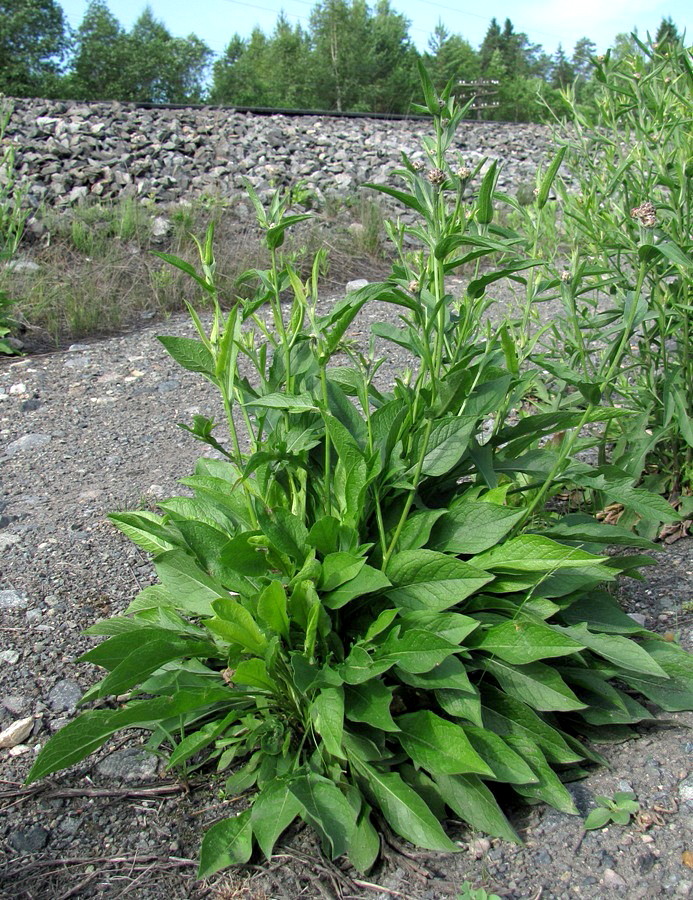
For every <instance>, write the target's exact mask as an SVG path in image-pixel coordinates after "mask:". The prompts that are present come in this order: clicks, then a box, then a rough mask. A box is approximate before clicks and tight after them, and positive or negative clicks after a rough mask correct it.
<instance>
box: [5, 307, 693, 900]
mask: <svg viewBox="0 0 693 900" xmlns="http://www.w3.org/2000/svg"><path fill="white" fill-rule="evenodd" d="M369 315H370V317H371V318H378V319H382V318H383V317H384V316H387V317H390V318H392V316H393V311H392V309H391V308H389V309H386V310H385V311H384V312H383V311H381V310H378V309H375V310H373V311H371V312H370V313H369ZM366 325H367V322H364V321H363V320H362V321H360V322H358V321H357V323H356V325H355V329H354V333H355V335H356V336H358V334H359V333H363V331H364V330H365V327H366ZM190 332H191V327H190V325H189V323H188V321H187V319H185V318H183V317H174V318H172V319H170V320H169V321H168V322H166V323H164V324H159V325H156V326H149V327H147V328H145V329H144V330H141V331H138V332H136V333H131V334H127V335H121V336H118V337H114V338H109V339H108V340H103V341H94V342H90V343H82V344H79V345H75V346H73V347H71V348H70V349H69V350H67V351H63V352H55V353H50V354H46V355H42V356H32V357H27V358H24V359H20V360H17V361H12V360H3V361H2V362H0V554H1V555H0V559H1V560H2V563H1V569H2V571H1V573H0V576H1V577H0V731H1V730H2V729H4V728H7V727H8V726H9V725H11V724H12V723H13V722H16V721H18V720H22V719H28V718H33V724H32V723H29V724H30V725H31V732H30V734H28V735H26V736H25V737H24V738H23V739H22V742H21V743H20V744H19V745H18V746H16V747H14V748H13V749H11V750H8V749H0V809H1V810H2V817H1V818H0V896H2V897H12V898H27V900H28V898H51V900H53V898H65V900H66V898H68V897H78V898H79V897H84V898H87V897H108V898H111V897H123V896H126V895H129V896H131V897H135V898H142V900H163V898H166V900H174V898H198V897H200V898H201V897H213V898H219V900H222V898H228V900H231V898H236V900H244V898H248V900H250V898H257V900H262V898H264V900H268V898H278V900H279V898H281V900H295V898H298V897H307V898H319V897H331V898H333V897H342V898H348V897H352V898H367V897H368V898H370V897H374V898H377V897H380V898H383V900H384V898H386V897H404V898H412V900H423V898H456V897H457V894H458V891H459V887H460V885H461V884H462V882H464V881H470V882H472V884H474V885H477V886H478V885H481V884H483V885H485V886H486V888H487V889H489V890H491V889H493V890H494V891H495V892H496V893H498V894H499V895H501V896H503V897H509V898H517V900H520V898H522V900H529V898H539V897H542V898H545V900H548V898H556V900H559V898H560V900H563V898H566V897H584V898H602V897H612V896H624V897H625V896H627V897H632V898H650V897H659V896H662V897H689V896H693V734H691V733H690V731H689V729H690V727H691V726H692V725H693V714H690V713H683V714H678V715H672V716H670V717H669V718H668V719H667V721H666V723H662V724H661V725H660V726H659V727H657V728H656V729H654V728H653V729H642V735H641V737H640V739H639V740H636V741H632V742H628V743H625V744H618V745H607V746H606V749H604V748H600V749H602V750H603V752H604V753H605V755H606V756H607V758H608V759H609V761H610V768H609V769H602V770H598V771H596V772H594V773H593V774H591V775H590V776H589V777H588V778H587V779H585V780H583V781H581V782H577V783H575V784H574V785H572V786H571V787H570V790H571V792H572V793H573V796H574V798H575V800H576V804H577V806H578V808H579V809H580V811H581V813H583V814H585V813H586V812H587V811H588V810H589V809H590V808H592V807H593V806H594V797H595V795H599V794H606V795H609V796H610V795H612V794H613V793H614V792H615V791H618V790H633V791H634V792H635V794H636V795H637V798H638V800H639V802H640V808H641V814H640V815H639V816H638V817H637V818H636V821H635V822H634V823H633V824H632V825H631V826H629V827H618V826H612V827H609V828H605V829H602V830H600V831H596V832H588V833H585V832H584V831H583V829H582V824H581V819H580V818H576V817H571V816H567V815H564V814H561V813H557V812H555V811H553V810H551V809H549V808H547V807H545V806H542V805H538V806H534V807H521V808H511V809H510V810H509V813H510V816H511V818H512V820H513V822H514V824H515V826H516V827H517V829H518V830H519V832H520V834H521V835H522V837H523V838H524V841H525V843H524V845H523V846H522V847H515V846H512V845H509V844H506V843H503V842H500V841H495V840H487V839H486V838H484V837H483V836H482V835H479V834H473V833H469V831H468V830H465V829H462V828H461V827H460V826H455V824H454V823H452V824H451V834H452V835H453V837H454V838H455V839H457V840H459V842H460V847H461V852H460V853H458V854H455V855H450V856H448V855H440V854H428V853H425V852H418V851H412V850H411V848H410V849H409V850H407V849H406V848H402V847H401V845H399V844H398V843H397V842H396V841H394V840H393V841H392V844H393V845H395V847H399V849H400V850H404V851H405V854H404V855H403V854H402V853H398V852H396V850H395V847H388V849H389V850H390V851H391V852H389V853H388V854H387V855H386V857H385V860H384V861H383V863H382V864H381V865H380V867H379V868H378V869H377V870H376V871H374V872H372V873H371V874H370V876H369V881H370V882H373V884H372V885H369V884H368V883H366V882H364V881H363V880H362V879H358V878H356V877H355V875H354V872H353V870H349V869H348V868H338V867H335V866H334V865H332V864H331V863H329V862H326V861H325V860H324V859H323V858H322V857H321V856H320V853H319V848H318V845H317V842H316V841H315V839H314V838H313V836H312V834H311V833H310V831H309V830H308V829H305V828H303V829H299V828H296V829H295V830H294V831H293V832H291V833H290V834H289V835H288V836H287V838H286V839H285V840H284V841H283V843H282V844H281V845H280V846H279V847H278V848H277V853H276V856H275V857H273V859H272V861H271V862H270V863H269V864H262V863H261V862H260V861H259V860H258V863H259V864H258V865H256V866H248V867H245V868H244V869H243V871H241V872H240V873H236V872H234V873H232V874H230V875H223V876H221V877H218V878H216V879H213V880H212V881H210V882H206V883H202V882H197V881H196V880H195V875H194V873H195V868H194V864H193V861H194V859H195V857H196V854H197V851H198V848H199V842H200V839H201V836H202V833H203V831H204V830H205V828H206V827H207V826H209V825H210V824H211V823H213V822H214V821H216V820H217V819H218V818H220V817H222V816H224V815H229V814H232V813H233V812H235V811H237V810H238V809H240V808H241V807H242V803H243V801H242V800H241V801H235V800H221V799H220V797H219V792H218V790H217V786H216V785H215V782H214V779H213V778H207V779H205V780H204V781H202V782H193V783H192V784H190V785H184V784H180V783H178V782H176V781H174V780H172V779H171V778H169V777H168V776H167V774H166V773H165V771H164V770H163V765H162V764H161V762H160V761H159V760H157V759H156V758H154V757H147V756H144V755H143V754H142V753H141V751H140V750H139V749H138V743H137V738H136V737H135V738H133V737H130V738H126V739H125V740H124V739H123V738H122V736H119V737H116V738H115V739H114V740H113V741H111V742H109V743H108V744H107V745H106V746H105V747H104V748H103V749H102V751H100V753H99V754H98V755H96V756H95V757H91V758H90V759H88V760H86V761H85V762H84V763H83V764H81V765H79V766H77V767H75V768H74V769H72V770H70V772H68V773H66V774H59V775H57V776H56V777H55V778H54V779H53V780H51V781H50V783H43V784H41V785H39V786H38V787H37V790H36V791H35V792H34V793H31V794H30V795H27V794H26V793H23V792H22V790H21V782H22V780H23V778H24V777H25V775H26V773H27V771H28V769H29V766H30V764H31V761H32V759H33V758H34V755H35V753H36V752H37V750H38V748H39V746H41V745H43V744H44V743H45V741H46V739H47V737H48V736H49V734H51V733H53V732H54V731H55V730H56V729H58V728H59V727H60V726H61V725H63V724H64V723H65V722H67V721H68V720H69V719H70V717H71V716H72V714H73V713H74V711H75V706H76V702H77V699H78V698H79V696H80V694H81V692H82V690H83V689H85V688H87V687H88V686H89V685H90V684H91V683H93V680H94V672H95V670H94V669H93V668H92V667H90V666H88V665H78V664H75V663H74V662H73V660H74V659H75V658H76V657H77V656H78V655H79V654H80V653H81V652H83V651H84V650H86V649H87V648H88V647H89V646H91V645H92V643H93V639H90V638H87V637H84V636H83V635H82V633H81V632H82V630H83V629H84V628H85V627H87V626H88V625H90V624H91V623H93V622H94V621H95V620H96V619H100V618H103V617H105V616H109V615H113V614H117V613H119V612H120V611H122V610H123V609H124V607H125V606H126V605H127V604H128V603H129V601H130V600H131V599H132V597H133V596H134V595H135V593H136V592H137V591H138V590H139V589H140V588H142V587H143V586H145V585H146V584H149V583H150V582H151V581H152V569H151V566H150V564H149V562H148V560H147V558H146V556H145V555H144V554H143V553H141V552H140V551H139V550H138V549H137V548H136V547H135V546H134V545H132V544H130V543H129V542H128V541H127V540H126V539H125V538H124V537H123V536H122V535H120V533H119V532H117V531H116V530H115V529H114V528H113V527H111V526H110V525H109V524H108V523H107V522H106V521H105V515H106V513H107V512H109V511H112V510H115V509H123V508H134V507H138V506H140V505H141V504H142V503H150V502H154V501H155V500H156V498H161V497H164V496H167V495H170V494H172V493H174V492H175V490H176V479H177V478H179V477H182V476H184V475H187V474H189V473H190V472H191V470H192V466H193V463H194V460H195V458H196V457H197V456H198V455H199V445H198V444H196V442H195V441H193V440H192V439H191V438H190V437H189V436H188V435H186V434H185V433H184V432H183V431H182V430H180V429H178V428H177V427H176V423H177V422H180V421H189V420H190V419H191V417H192V415H193V414H194V413H196V412H204V413H210V412H214V411H215V410H214V407H213V406H212V407H211V406H210V404H213V402H214V401H213V399H212V397H211V394H210V391H209V389H208V387H207V386H206V385H205V383H204V382H203V381H202V380H198V378H196V377H195V376H194V375H192V374H189V373H186V372H183V371H182V370H180V369H179V368H178V367H177V366H176V364H175V363H173V361H171V360H170V359H169V358H168V357H167V356H166V355H165V353H164V351H163V348H162V347H161V345H160V344H159V343H158V342H157V341H156V335H157V334H159V333H165V334H189V333H190ZM388 360H389V361H388V369H387V371H386V372H385V376H384V377H385V378H386V379H387V378H389V377H390V373H391V372H392V366H393V365H394V366H395V367H397V366H398V365H399V364H400V363H403V362H404V361H403V360H402V359H398V357H397V354H396V353H394V354H393V353H392V351H391V350H389V351H388ZM658 556H659V561H660V565H659V566H657V567H656V568H654V567H653V568H650V569H648V570H647V572H646V580H645V581H642V582H639V581H629V582H628V583H627V584H625V585H623V587H622V600H623V603H624V606H625V608H626V609H627V610H628V611H629V612H633V613H638V614H640V615H641V616H644V618H645V622H646V624H647V626H648V627H651V628H653V629H655V630H661V631H665V632H673V633H674V634H675V635H676V636H677V637H678V638H680V640H681V641H682V642H683V644H684V645H685V646H687V647H688V648H689V649H690V647H691V644H692V643H693V642H692V638H693V617H692V616H691V614H690V613H687V612H685V611H684V607H685V605H686V604H687V603H690V602H691V601H692V600H693V539H691V538H685V539H683V540H680V541H678V542H677V543H675V544H673V545H671V546H669V547H667V548H666V549H665V550H663V551H662V553H660V554H658ZM375 883H377V884H378V885H380V886H382V888H384V889H386V890H378V889H377V888H376V887H375Z"/></svg>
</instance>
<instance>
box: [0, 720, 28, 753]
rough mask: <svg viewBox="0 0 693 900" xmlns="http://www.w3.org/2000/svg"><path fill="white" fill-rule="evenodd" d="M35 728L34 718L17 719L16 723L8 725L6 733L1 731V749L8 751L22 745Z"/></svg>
mask: <svg viewBox="0 0 693 900" xmlns="http://www.w3.org/2000/svg"><path fill="white" fill-rule="evenodd" d="M33 727H34V717H33V716H27V717H26V719H17V721H16V722H13V723H12V724H11V725H8V726H7V728H5V729H4V731H0V749H2V750H6V749H7V748H8V747H16V746H17V744H21V743H22V741H23V740H24V739H25V738H28V737H29V735H30V734H31V729H32V728H33Z"/></svg>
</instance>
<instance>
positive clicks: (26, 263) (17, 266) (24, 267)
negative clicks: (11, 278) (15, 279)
mask: <svg viewBox="0 0 693 900" xmlns="http://www.w3.org/2000/svg"><path fill="white" fill-rule="evenodd" d="M7 268H8V269H11V270H12V271H13V272H39V271H40V269H41V266H39V264H38V263H35V262H32V260H30V259H13V260H12V261H11V262H8V263H7Z"/></svg>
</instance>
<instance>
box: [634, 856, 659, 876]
mask: <svg viewBox="0 0 693 900" xmlns="http://www.w3.org/2000/svg"><path fill="white" fill-rule="evenodd" d="M656 862H657V857H656V856H655V855H654V853H650V852H648V853H643V855H642V856H640V857H638V870H639V871H640V874H641V875H647V873H648V872H650V871H652V867H653V866H654V864H655V863H656Z"/></svg>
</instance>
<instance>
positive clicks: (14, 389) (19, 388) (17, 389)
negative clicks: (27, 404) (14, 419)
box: [8, 381, 26, 397]
mask: <svg viewBox="0 0 693 900" xmlns="http://www.w3.org/2000/svg"><path fill="white" fill-rule="evenodd" d="M8 393H9V394H10V396H12V397H17V396H19V394H26V385H25V384H24V383H23V382H21V381H20V382H18V383H17V384H11V385H10V389H9V391H8Z"/></svg>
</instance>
